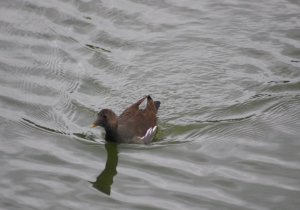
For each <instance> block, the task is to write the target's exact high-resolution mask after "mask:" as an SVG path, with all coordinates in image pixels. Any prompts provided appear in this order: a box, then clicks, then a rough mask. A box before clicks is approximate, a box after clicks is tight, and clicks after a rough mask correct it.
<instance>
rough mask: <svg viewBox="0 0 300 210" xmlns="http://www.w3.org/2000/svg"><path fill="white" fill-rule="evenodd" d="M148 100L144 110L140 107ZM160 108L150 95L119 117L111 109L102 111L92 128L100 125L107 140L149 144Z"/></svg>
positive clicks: (158, 103)
mask: <svg viewBox="0 0 300 210" xmlns="http://www.w3.org/2000/svg"><path fill="white" fill-rule="evenodd" d="M146 98H147V105H146V108H145V109H144V110H142V109H139V105H140V104H141V103H142V102H143V101H144V100H145V99H146ZM159 106H160V102H159V101H154V102H153V100H152V98H151V97H150V95H148V96H146V97H144V98H142V99H141V100H139V101H138V102H136V103H135V104H133V105H131V106H130V107H128V108H127V109H126V110H125V111H124V112H123V113H122V114H121V115H120V116H119V117H118V116H117V115H116V114H115V113H114V112H113V111H112V110H110V109H102V110H101V111H100V112H99V113H98V117H97V120H96V121H95V122H94V123H93V124H92V125H91V128H93V127H95V126H97V125H99V126H102V127H103V128H104V129H105V131H106V134H105V140H107V141H112V142H124V143H149V142H151V141H152V139H153V137H154V135H155V131H156V128H157V127H156V114H157V110H158V108H159Z"/></svg>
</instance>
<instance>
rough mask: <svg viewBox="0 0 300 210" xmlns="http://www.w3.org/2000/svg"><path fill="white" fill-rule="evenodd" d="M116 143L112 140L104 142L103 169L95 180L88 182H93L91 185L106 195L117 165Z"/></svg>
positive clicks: (108, 192) (108, 193)
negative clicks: (105, 157)
mask: <svg viewBox="0 0 300 210" xmlns="http://www.w3.org/2000/svg"><path fill="white" fill-rule="evenodd" d="M117 148H118V147H117V144H116V143H112V142H106V143H105V149H106V152H107V160H106V165H105V169H104V170H103V171H102V173H101V174H100V175H99V176H98V177H97V180H96V181H95V182H90V183H92V184H93V187H94V188H96V189H97V190H99V191H100V192H103V193H105V194H107V195H110V186H111V185H112V183H113V178H114V176H115V175H116V174H117V165H118V149H117Z"/></svg>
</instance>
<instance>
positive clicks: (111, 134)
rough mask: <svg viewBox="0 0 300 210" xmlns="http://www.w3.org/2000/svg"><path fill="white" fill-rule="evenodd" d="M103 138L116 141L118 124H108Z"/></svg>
mask: <svg viewBox="0 0 300 210" xmlns="http://www.w3.org/2000/svg"><path fill="white" fill-rule="evenodd" d="M105 131H106V134H105V140H106V141H112V142H117V141H118V124H116V125H115V126H109V127H106V128H105Z"/></svg>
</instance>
